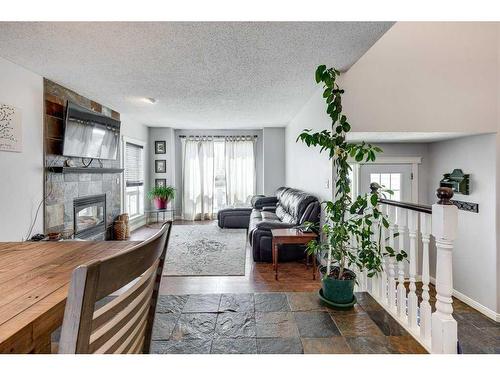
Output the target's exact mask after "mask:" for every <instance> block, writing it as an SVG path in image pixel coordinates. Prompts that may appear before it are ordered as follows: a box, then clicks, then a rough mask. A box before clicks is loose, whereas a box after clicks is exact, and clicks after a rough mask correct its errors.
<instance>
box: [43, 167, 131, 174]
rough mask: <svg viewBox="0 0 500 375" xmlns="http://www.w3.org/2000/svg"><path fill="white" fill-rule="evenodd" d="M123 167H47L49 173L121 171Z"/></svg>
mask: <svg viewBox="0 0 500 375" xmlns="http://www.w3.org/2000/svg"><path fill="white" fill-rule="evenodd" d="M123 170H124V169H123V168H92V167H87V168H84V167H47V172H51V173H122V172H123Z"/></svg>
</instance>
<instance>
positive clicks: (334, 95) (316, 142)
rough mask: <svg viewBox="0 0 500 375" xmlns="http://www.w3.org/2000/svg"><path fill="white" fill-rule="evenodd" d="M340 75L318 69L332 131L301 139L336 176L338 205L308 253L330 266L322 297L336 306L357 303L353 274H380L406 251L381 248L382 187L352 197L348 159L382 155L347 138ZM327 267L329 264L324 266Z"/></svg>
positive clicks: (329, 209)
mask: <svg viewBox="0 0 500 375" xmlns="http://www.w3.org/2000/svg"><path fill="white" fill-rule="evenodd" d="M339 75H340V73H339V71H338V70H336V69H335V68H327V67H326V66H325V65H320V66H319V67H318V68H317V69H316V82H317V83H321V84H322V85H323V88H324V91H323V98H324V99H325V101H326V105H327V109H326V112H327V114H328V115H329V117H330V119H331V124H332V125H331V129H325V130H322V131H320V132H313V131H312V130H310V129H305V130H304V131H303V132H302V133H301V134H300V135H299V136H298V138H297V141H299V140H300V141H302V142H304V143H305V144H306V145H307V146H308V147H319V148H320V152H323V151H326V152H328V156H329V158H330V159H331V160H332V162H333V169H334V174H335V180H336V181H335V185H334V186H335V189H334V200H333V201H327V202H323V205H324V207H325V222H324V224H323V225H322V227H321V233H322V240H320V241H311V242H310V243H309V244H308V247H307V251H308V253H309V254H314V256H317V255H318V254H320V255H321V256H322V257H323V258H324V260H325V261H326V264H323V266H321V267H320V272H321V276H322V277H321V280H322V291H321V292H322V297H324V298H326V299H327V300H329V301H331V302H333V303H334V304H337V305H349V304H351V303H353V301H354V300H355V299H354V294H353V288H354V284H355V282H356V274H355V272H354V270H355V269H357V270H359V271H367V275H368V277H373V276H374V275H376V274H378V273H379V272H381V271H382V267H383V257H384V256H389V257H396V258H397V259H398V260H402V259H403V258H404V257H406V253H405V252H404V251H400V252H399V253H396V252H395V251H394V249H392V248H391V247H389V246H382V245H381V244H382V243H383V241H381V240H382V238H381V236H382V233H383V231H382V227H386V228H387V227H388V226H389V222H388V220H387V217H386V216H385V215H384V214H383V213H382V211H381V210H380V209H379V204H378V202H379V198H380V194H384V192H387V193H389V194H390V193H391V192H390V191H388V190H384V189H382V188H380V189H378V191H377V190H375V189H374V190H373V191H372V193H371V194H368V195H359V196H357V197H352V194H351V181H350V179H349V172H350V170H351V166H350V164H349V161H350V158H352V159H353V160H355V161H356V162H373V161H375V159H376V154H377V153H379V152H382V150H381V149H380V148H379V147H377V146H373V145H371V144H367V143H365V142H361V143H353V142H349V141H347V139H346V135H347V133H349V131H350V130H351V126H350V124H349V122H348V121H347V117H346V115H345V114H343V112H342V94H343V93H344V91H343V90H342V89H341V88H340V87H339V85H338V84H337V77H338V76H339ZM323 263H325V262H323Z"/></svg>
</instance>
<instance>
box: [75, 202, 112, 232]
mask: <svg viewBox="0 0 500 375" xmlns="http://www.w3.org/2000/svg"><path fill="white" fill-rule="evenodd" d="M73 228H74V236H75V238H78V239H85V240H105V239H106V194H99V195H91V196H87V197H82V198H76V199H74V200H73Z"/></svg>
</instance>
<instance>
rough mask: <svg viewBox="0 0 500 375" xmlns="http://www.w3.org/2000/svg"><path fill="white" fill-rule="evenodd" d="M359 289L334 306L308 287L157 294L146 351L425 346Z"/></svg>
mask: <svg viewBox="0 0 500 375" xmlns="http://www.w3.org/2000/svg"><path fill="white" fill-rule="evenodd" d="M357 297H358V301H359V304H357V305H356V306H355V307H354V308H353V309H351V310H344V311H338V310H332V309H329V308H327V307H325V306H323V305H321V304H320V302H319V299H318V298H317V295H316V293H311V292H289V293H281V292H273V293H243V294H192V295H164V296H160V298H159V301H158V308H157V316H156V321H155V326H154V329H153V332H154V333H153V340H154V341H153V344H152V352H153V353H156V354H160V353H161V354H191V353H198V354H202V353H205V354H208V353H214V354H215V353H218V354H233V353H241V354H301V353H306V354H313V353H317V354H320V353H324V354H326V353H329V354H335V353H336V354H340V353H379V354H382V353H425V350H424V349H423V348H422V347H421V346H420V345H419V344H418V343H417V342H416V341H415V340H414V339H413V338H412V337H411V336H408V334H407V333H406V331H405V330H404V329H402V328H400V327H399V325H398V323H396V321H394V319H392V317H391V316H390V315H389V314H387V313H386V312H385V311H384V310H383V309H382V308H381V307H380V306H379V307H378V308H377V307H376V302H375V301H373V299H372V298H371V297H370V296H369V295H368V294H366V293H358V294H357ZM364 307H366V310H365V308H364Z"/></svg>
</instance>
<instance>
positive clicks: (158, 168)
mask: <svg viewBox="0 0 500 375" xmlns="http://www.w3.org/2000/svg"><path fill="white" fill-rule="evenodd" d="M155 173H167V161H166V160H155Z"/></svg>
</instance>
